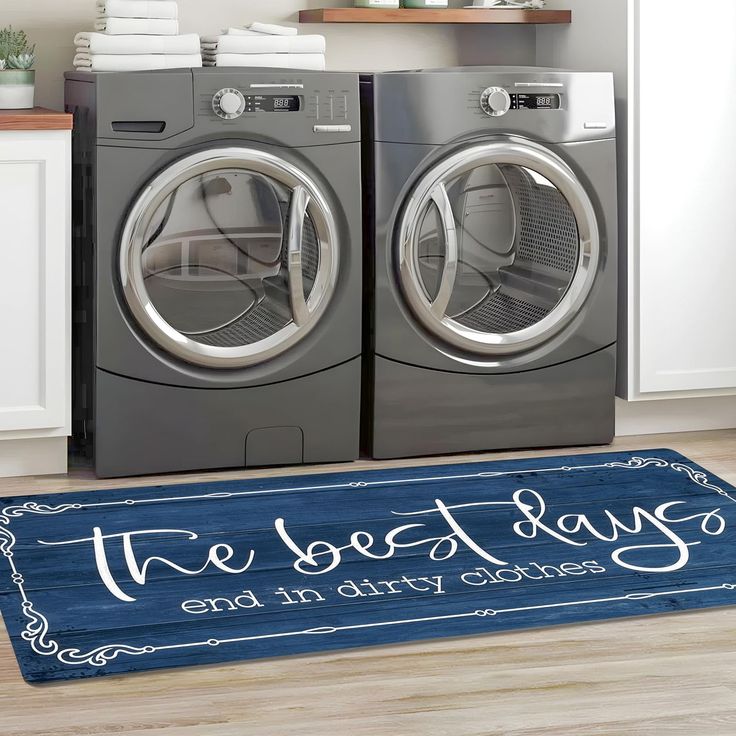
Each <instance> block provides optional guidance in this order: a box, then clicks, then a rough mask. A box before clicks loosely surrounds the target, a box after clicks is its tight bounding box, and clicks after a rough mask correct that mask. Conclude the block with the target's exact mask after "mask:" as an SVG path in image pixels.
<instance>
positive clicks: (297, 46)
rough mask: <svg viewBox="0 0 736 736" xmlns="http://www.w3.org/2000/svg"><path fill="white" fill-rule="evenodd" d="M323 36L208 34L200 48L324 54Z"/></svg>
mask: <svg viewBox="0 0 736 736" xmlns="http://www.w3.org/2000/svg"><path fill="white" fill-rule="evenodd" d="M326 47H327V42H326V40H325V37H324V36H259V37H256V36H209V37H205V38H203V39H202V48H203V49H206V50H208V51H214V52H217V53H220V54H324V53H325V50H326Z"/></svg>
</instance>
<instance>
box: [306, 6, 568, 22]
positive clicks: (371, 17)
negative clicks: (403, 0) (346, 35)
mask: <svg viewBox="0 0 736 736" xmlns="http://www.w3.org/2000/svg"><path fill="white" fill-rule="evenodd" d="M299 22H300V23H453V24H454V23H463V24H464V23H491V24H493V23H497V24H520V23H526V24H540V23H542V24H548V23H571V22H572V11H570V10H523V9H518V10H517V9H515V8H514V9H511V8H503V9H499V8H477V9H476V8H467V9H462V8H461V9H450V8H442V9H437V10H427V9H418V10H415V9H411V8H399V9H394V10H390V9H387V10H380V9H376V8H318V9H314V10H301V11H300V12H299Z"/></svg>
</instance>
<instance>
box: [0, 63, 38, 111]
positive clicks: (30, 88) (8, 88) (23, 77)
mask: <svg viewBox="0 0 736 736" xmlns="http://www.w3.org/2000/svg"><path fill="white" fill-rule="evenodd" d="M35 81H36V72H35V71H33V70H32V69H29V70H25V69H5V70H4V71H0V110H25V109H28V108H31V107H33V97H34V89H35Z"/></svg>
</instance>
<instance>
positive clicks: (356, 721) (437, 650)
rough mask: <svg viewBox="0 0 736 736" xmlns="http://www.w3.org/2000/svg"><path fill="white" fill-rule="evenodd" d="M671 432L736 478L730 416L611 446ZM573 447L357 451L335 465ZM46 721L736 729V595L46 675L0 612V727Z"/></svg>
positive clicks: (39, 488) (62, 732) (686, 448)
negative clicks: (652, 612)
mask: <svg viewBox="0 0 736 736" xmlns="http://www.w3.org/2000/svg"><path fill="white" fill-rule="evenodd" d="M662 447H667V448H671V449H673V450H678V451H679V452H682V453H683V454H685V455H687V456H688V457H690V458H691V459H692V460H694V461H696V462H698V463H700V464H701V465H704V466H705V467H707V468H708V469H709V470H711V471H712V472H713V473H715V474H716V475H720V476H721V477H722V478H724V479H725V480H727V481H729V482H731V483H733V484H736V431H727V432H702V433H693V434H678V435H666V436H663V435H659V436H650V437H633V438H632V437H627V438H623V439H620V440H617V441H616V443H615V445H614V446H613V449H616V450H639V449H652V448H662ZM572 451H580V452H597V451H601V448H587V449H583V450H577V449H576V450H571V452H572ZM564 452H567V450H565V451H560V450H553V451H544V452H536V453H535V452H529V451H525V452H518V453H494V454H490V455H473V456H469V457H468V456H464V457H452V458H439V459H437V458H435V459H433V460H429V461H420V460H412V461H401V462H391V463H372V462H361V463H356V464H354V465H350V466H338V467H335V466H330V467H329V470H338V469H345V468H346V467H347V469H356V470H358V469H362V468H371V469H374V468H378V467H395V466H406V465H418V464H426V463H427V462H429V463H437V464H445V463H456V462H467V461H468V460H471V461H474V460H478V461H480V460H498V459H503V458H509V457H529V456H531V455H538V456H542V455H555V454H563V453H564ZM324 470H325V468H324V467H319V468H317V467H313V468H307V469H298V470H296V471H293V472H308V473H316V472H322V471H324ZM283 473H284V471H283V470H277V471H259V472H253V471H251V472H227V473H207V474H198V475H192V474H188V475H186V476H164V477H157V478H146V479H145V481H143V482H144V483H177V482H182V481H183V480H186V481H192V480H225V479H231V478H242V477H257V476H259V475H260V476H267V475H275V474H279V475H280V474H283ZM140 484H141V479H133V480H131V481H125V482H121V481H119V480H116V481H104V482H101V481H98V480H95V479H94V477H93V476H92V474H91V473H90V472H89V471H79V470H78V471H74V472H73V473H72V474H71V475H70V476H69V477H51V478H23V479H9V480H0V489H2V490H0V495H3V496H8V495H15V494H33V493H45V492H52V491H71V490H80V489H85V488H100V489H104V488H113V487H121V486H124V485H140ZM734 582H736V581H734ZM52 734H53V736H98V735H101V734H138V735H139V736H246V734H247V735H248V736H250V735H252V734H254V735H257V736H286V735H287V734H289V735H291V734H294V735H295V736H302V735H309V736H311V735H312V734H314V735H315V736H316V735H317V734H319V735H330V734H349V736H378V735H380V736H497V735H499V736H500V735H501V734H503V736H531V735H536V734H545V736H599V735H600V734H610V735H611V736H618V735H619V734H642V735H643V736H666V735H667V734H680V735H682V736H700V735H701V734H702V735H703V736H705V735H706V734H707V735H708V736H736V608H734V609H721V610H717V611H705V612H697V613H687V614H679V615H673V616H661V617H654V618H647V619H628V620H623V621H616V622H612V623H604V624H588V625H583V626H570V627H561V628H557V629H546V630H542V631H532V632H520V633H512V634H500V635H494V636H480V637H473V638H465V639H456V640H440V641H434V642H430V643H419V644H411V645H405V646H400V647H383V648H377V649H366V650H360V651H352V652H346V653H337V654H335V653H332V654H326V655H319V656H309V657H293V658H287V659H279V660H270V661H261V662H247V663H244V664H241V665H234V666H233V665H229V666H215V667H199V668H191V669H187V670H176V671H170V672H163V671H162V672H156V673H147V674H140V675H128V676H125V677H110V678H102V679H99V680H86V681H81V682H75V683H69V684H67V683H59V684H53V685H39V686H31V685H27V684H26V683H25V682H24V681H23V680H22V679H21V676H20V674H19V672H18V667H17V665H16V662H15V658H14V657H13V653H12V651H11V646H10V642H9V640H8V637H7V633H6V632H5V630H4V628H0V735H2V736H51V735H52Z"/></svg>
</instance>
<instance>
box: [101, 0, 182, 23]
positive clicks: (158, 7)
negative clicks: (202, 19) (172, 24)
mask: <svg viewBox="0 0 736 736" xmlns="http://www.w3.org/2000/svg"><path fill="white" fill-rule="evenodd" d="M97 14H98V15H99V16H100V17H102V18H172V19H174V20H176V19H177V18H178V17H179V6H178V4H177V2H176V0H97Z"/></svg>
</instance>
